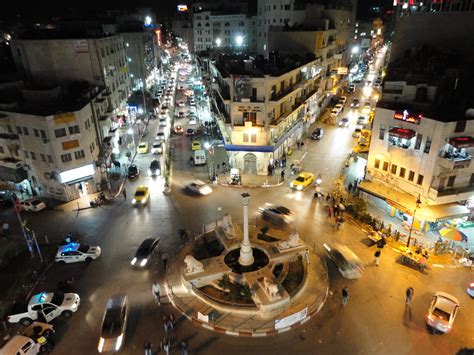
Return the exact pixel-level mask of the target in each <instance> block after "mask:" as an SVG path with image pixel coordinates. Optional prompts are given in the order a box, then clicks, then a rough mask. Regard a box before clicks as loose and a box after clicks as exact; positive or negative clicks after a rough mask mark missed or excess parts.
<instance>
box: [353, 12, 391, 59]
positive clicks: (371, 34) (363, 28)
mask: <svg viewBox="0 0 474 355" xmlns="http://www.w3.org/2000/svg"><path fill="white" fill-rule="evenodd" d="M383 41H384V25H383V21H382V20H381V19H380V18H376V19H373V20H366V21H364V20H358V21H357V22H356V24H355V28H354V42H353V44H354V46H357V47H358V49H359V50H360V52H365V51H367V50H370V49H375V48H377V47H379V46H381V45H382V44H383Z"/></svg>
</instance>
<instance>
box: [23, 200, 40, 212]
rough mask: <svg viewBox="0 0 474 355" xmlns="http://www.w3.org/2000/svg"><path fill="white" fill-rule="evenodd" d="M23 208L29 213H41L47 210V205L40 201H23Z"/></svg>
mask: <svg viewBox="0 0 474 355" xmlns="http://www.w3.org/2000/svg"><path fill="white" fill-rule="evenodd" d="M20 205H21V208H23V209H24V210H25V211H28V212H39V211H42V210H44V209H45V208H46V204H45V203H44V202H43V201H41V200H38V199H31V200H26V201H21V203H20Z"/></svg>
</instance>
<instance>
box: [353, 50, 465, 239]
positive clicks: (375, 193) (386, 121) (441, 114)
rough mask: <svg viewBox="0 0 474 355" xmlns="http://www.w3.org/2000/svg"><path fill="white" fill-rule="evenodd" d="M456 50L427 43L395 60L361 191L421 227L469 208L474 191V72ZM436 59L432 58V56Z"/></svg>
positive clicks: (462, 213)
mask: <svg viewBox="0 0 474 355" xmlns="http://www.w3.org/2000/svg"><path fill="white" fill-rule="evenodd" d="M452 58H456V54H455V53H451V55H446V53H441V52H438V51H437V50H435V49H433V48H430V47H424V48H420V47H419V48H417V49H416V50H414V51H413V52H412V55H411V56H409V57H405V58H401V59H399V60H396V61H394V62H392V63H390V65H389V67H388V69H387V76H386V78H385V82H384V88H383V99H382V100H381V101H379V103H378V105H377V108H376V111H375V118H374V121H373V133H372V139H371V143H370V152H369V156H368V163H367V173H366V177H365V179H366V181H363V182H362V183H361V184H360V190H362V191H364V192H365V193H364V195H365V196H366V197H367V198H370V199H371V200H372V201H373V202H374V203H375V204H377V205H379V206H380V207H381V208H383V209H386V211H387V212H388V213H389V214H390V215H392V216H396V217H398V218H400V219H402V220H412V218H413V217H412V216H413V214H414V211H415V209H416V208H417V206H416V200H417V197H418V196H419V198H420V200H421V206H418V210H417V211H416V220H415V223H414V227H415V228H417V229H423V230H427V229H436V228H438V227H439V225H440V224H439V223H438V222H441V221H444V220H447V219H450V218H455V217H461V216H465V215H469V213H470V212H469V210H468V208H467V207H466V205H469V203H468V201H469V200H470V199H473V197H474V164H472V162H471V160H472V158H473V153H474V109H473V105H472V103H473V102H474V101H473V99H474V96H473V91H472V89H471V86H472V83H471V82H470V79H469V78H472V75H473V71H472V68H470V67H469V66H468V65H466V64H462V63H463V61H462V60H461V61H454V60H452ZM428 62H429V63H428Z"/></svg>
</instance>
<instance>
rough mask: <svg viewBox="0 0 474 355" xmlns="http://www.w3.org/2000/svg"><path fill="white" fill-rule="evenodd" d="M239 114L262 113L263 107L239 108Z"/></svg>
mask: <svg viewBox="0 0 474 355" xmlns="http://www.w3.org/2000/svg"><path fill="white" fill-rule="evenodd" d="M237 111H239V112H262V107H261V106H237Z"/></svg>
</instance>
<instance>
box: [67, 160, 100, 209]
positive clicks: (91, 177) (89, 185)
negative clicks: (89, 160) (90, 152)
mask: <svg viewBox="0 0 474 355" xmlns="http://www.w3.org/2000/svg"><path fill="white" fill-rule="evenodd" d="M59 179H60V182H61V183H62V184H63V186H64V190H65V195H66V198H67V200H68V201H70V200H74V199H77V198H81V197H83V196H87V195H89V194H92V193H95V192H97V191H98V189H100V186H99V184H100V176H99V173H98V171H97V169H96V167H95V165H94V164H88V165H84V166H81V167H78V168H74V169H71V170H67V171H63V172H61V173H59Z"/></svg>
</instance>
